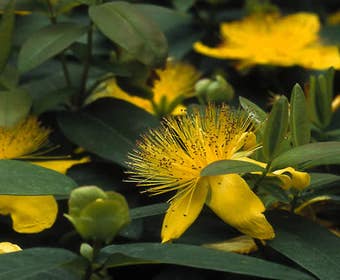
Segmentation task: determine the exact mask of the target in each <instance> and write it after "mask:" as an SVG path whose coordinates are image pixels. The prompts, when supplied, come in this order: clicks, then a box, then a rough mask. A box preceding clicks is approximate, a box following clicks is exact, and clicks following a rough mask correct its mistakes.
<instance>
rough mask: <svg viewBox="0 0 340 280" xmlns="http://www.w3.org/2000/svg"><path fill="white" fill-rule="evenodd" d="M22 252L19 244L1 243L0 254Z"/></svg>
mask: <svg viewBox="0 0 340 280" xmlns="http://www.w3.org/2000/svg"><path fill="white" fill-rule="evenodd" d="M21 250H22V249H21V248H20V247H19V246H18V245H17V244H13V243H11V242H0V254H6V253H11V252H16V251H21Z"/></svg>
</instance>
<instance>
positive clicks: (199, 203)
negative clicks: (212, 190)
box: [161, 178, 208, 243]
mask: <svg viewBox="0 0 340 280" xmlns="http://www.w3.org/2000/svg"><path fill="white" fill-rule="evenodd" d="M207 193H208V181H207V180H206V178H201V179H200V180H199V181H198V182H197V183H195V185H193V186H192V187H191V189H190V190H188V191H186V192H184V193H183V194H181V195H178V196H177V197H175V198H174V199H173V200H172V201H171V203H170V207H169V208H168V210H167V212H166V214H165V217H164V220H163V226H162V234H161V236H162V243H164V242H167V241H171V240H173V239H176V238H179V237H180V236H181V235H182V234H183V233H184V232H185V231H186V230H187V229H188V227H190V225H191V224H192V223H193V222H194V221H195V220H196V218H197V217H198V215H199V214H200V212H201V210H202V208H203V205H204V202H205V200H206V197H207Z"/></svg>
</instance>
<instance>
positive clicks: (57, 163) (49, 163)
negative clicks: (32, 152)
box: [31, 157, 90, 174]
mask: <svg viewBox="0 0 340 280" xmlns="http://www.w3.org/2000/svg"><path fill="white" fill-rule="evenodd" d="M89 161H90V159H89V158H88V157H84V158H81V159H67V160H46V161H32V162H31V163H33V164H36V165H39V166H41V167H45V168H48V169H52V170H54V171H57V172H59V173H62V174H66V172H67V170H68V169H69V168H71V167H72V166H73V165H77V164H82V163H86V162H89Z"/></svg>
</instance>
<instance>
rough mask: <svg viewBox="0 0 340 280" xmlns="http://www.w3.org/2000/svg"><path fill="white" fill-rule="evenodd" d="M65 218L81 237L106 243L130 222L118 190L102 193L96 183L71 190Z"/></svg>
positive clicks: (126, 208)
mask: <svg viewBox="0 0 340 280" xmlns="http://www.w3.org/2000/svg"><path fill="white" fill-rule="evenodd" d="M68 205H69V213H68V214H65V217H66V218H67V219H68V220H69V221H70V222H71V223H72V224H73V226H74V227H75V228H76V230H77V232H78V233H79V234H80V235H81V236H82V238H83V239H85V240H88V239H91V240H96V241H102V242H105V243H109V242H111V240H112V239H113V238H114V237H115V236H116V235H117V233H118V232H119V231H120V230H121V229H122V228H123V227H124V226H125V225H127V224H128V223H129V222H130V215H129V207H128V204H127V202H126V200H125V198H124V197H123V196H122V195H121V194H119V193H117V192H113V191H110V192H104V191H103V190H101V189H100V188H98V187H96V186H83V187H79V188H77V189H75V190H73V191H72V192H71V195H70V199H69V202H68Z"/></svg>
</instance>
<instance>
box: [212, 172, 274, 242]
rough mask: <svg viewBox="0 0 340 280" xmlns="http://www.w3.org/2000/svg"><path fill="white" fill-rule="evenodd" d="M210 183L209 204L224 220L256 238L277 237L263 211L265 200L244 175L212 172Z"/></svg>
mask: <svg viewBox="0 0 340 280" xmlns="http://www.w3.org/2000/svg"><path fill="white" fill-rule="evenodd" d="M209 185H210V190H211V193H210V197H209V200H208V201H207V204H208V206H209V207H210V208H211V209H212V210H213V211H214V212H215V213H216V215H218V216H219V217H220V218H221V219H222V220H223V221H224V222H226V223H227V224H229V225H231V226H233V227H235V228H236V229H238V230H239V231H240V232H242V233H244V234H247V235H249V236H251V237H254V238H258V239H271V238H274V236H275V234H274V230H273V228H272V226H271V225H270V224H269V222H268V221H267V220H266V218H265V216H264V215H263V214H262V212H264V211H265V207H264V205H263V203H262V201H261V200H260V199H259V198H258V197H257V196H256V194H255V193H254V192H253V191H252V190H251V189H250V188H249V186H248V185H247V183H246V181H245V180H244V179H242V177H241V176H239V175H237V174H228V175H221V176H210V177H209Z"/></svg>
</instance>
